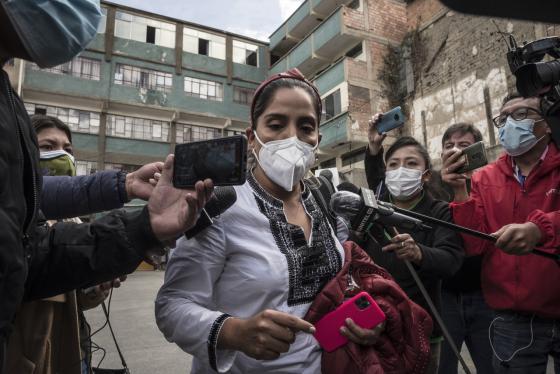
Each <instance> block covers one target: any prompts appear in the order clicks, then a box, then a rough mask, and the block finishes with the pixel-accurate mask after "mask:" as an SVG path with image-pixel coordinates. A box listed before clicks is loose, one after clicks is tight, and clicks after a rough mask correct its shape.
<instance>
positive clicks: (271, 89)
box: [251, 78, 321, 130]
mask: <svg viewBox="0 0 560 374" xmlns="http://www.w3.org/2000/svg"><path fill="white" fill-rule="evenodd" d="M281 88H301V89H303V90H304V91H305V92H307V93H308V94H309V95H310V96H311V97H312V98H313V106H314V108H315V113H316V114H317V126H319V122H320V121H321V98H320V97H318V96H317V94H316V93H315V90H314V89H313V88H311V86H309V84H307V83H305V82H303V81H300V80H297V79H292V78H281V79H277V80H274V81H272V82H270V83H269V84H268V85H266V86H265V87H264V88H263V90H262V91H261V92H260V94H259V95H258V96H257V97H256V101H255V109H254V110H253V113H251V128H252V129H253V130H254V129H256V128H257V120H258V118H259V117H260V116H261V115H262V114H263V113H264V111H265V110H266V108H267V107H268V106H269V105H270V101H271V100H272V97H273V96H274V94H275V93H276V91H278V90H279V89H281Z"/></svg>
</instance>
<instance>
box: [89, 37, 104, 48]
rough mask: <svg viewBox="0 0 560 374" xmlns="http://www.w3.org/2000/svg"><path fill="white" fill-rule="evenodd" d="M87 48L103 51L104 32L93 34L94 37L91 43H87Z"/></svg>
mask: <svg viewBox="0 0 560 374" xmlns="http://www.w3.org/2000/svg"><path fill="white" fill-rule="evenodd" d="M87 48H89V49H95V50H98V51H104V50H105V34H97V35H96V36H95V39H93V40H92V41H91V43H89V44H88V46H87Z"/></svg>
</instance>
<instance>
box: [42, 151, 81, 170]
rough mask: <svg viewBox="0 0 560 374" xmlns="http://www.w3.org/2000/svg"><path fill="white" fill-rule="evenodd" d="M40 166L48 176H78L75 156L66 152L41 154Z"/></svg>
mask: <svg viewBox="0 0 560 374" xmlns="http://www.w3.org/2000/svg"><path fill="white" fill-rule="evenodd" d="M39 166H40V167H41V169H42V170H44V172H45V174H46V175H56V176H64V175H68V176H71V177H73V176H75V175H76V162H75V160H74V156H72V155H71V154H70V153H68V152H66V151H64V150H58V151H48V152H41V155H40V160H39Z"/></svg>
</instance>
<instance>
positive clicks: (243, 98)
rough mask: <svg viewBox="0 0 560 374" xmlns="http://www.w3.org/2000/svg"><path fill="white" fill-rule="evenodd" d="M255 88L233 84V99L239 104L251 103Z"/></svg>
mask: <svg viewBox="0 0 560 374" xmlns="http://www.w3.org/2000/svg"><path fill="white" fill-rule="evenodd" d="M254 92H255V90H253V89H251V88H245V87H236V86H233V101H234V102H236V103H239V104H245V105H249V104H251V100H253V93H254Z"/></svg>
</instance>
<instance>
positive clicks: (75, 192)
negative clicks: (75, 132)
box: [41, 170, 128, 219]
mask: <svg viewBox="0 0 560 374" xmlns="http://www.w3.org/2000/svg"><path fill="white" fill-rule="evenodd" d="M125 182H126V174H125V173H123V172H119V171H114V170H106V171H100V172H97V173H95V174H91V175H87V176H86V175H83V176H77V177H67V176H66V177H63V176H44V177H43V188H42V190H41V210H42V211H43V214H44V215H45V217H46V218H47V219H61V218H70V217H77V216H81V215H86V214H93V213H97V212H102V211H104V210H111V209H117V208H121V207H122V206H123V204H124V203H125V202H127V201H128V195H127V193H126V188H125Z"/></svg>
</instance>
